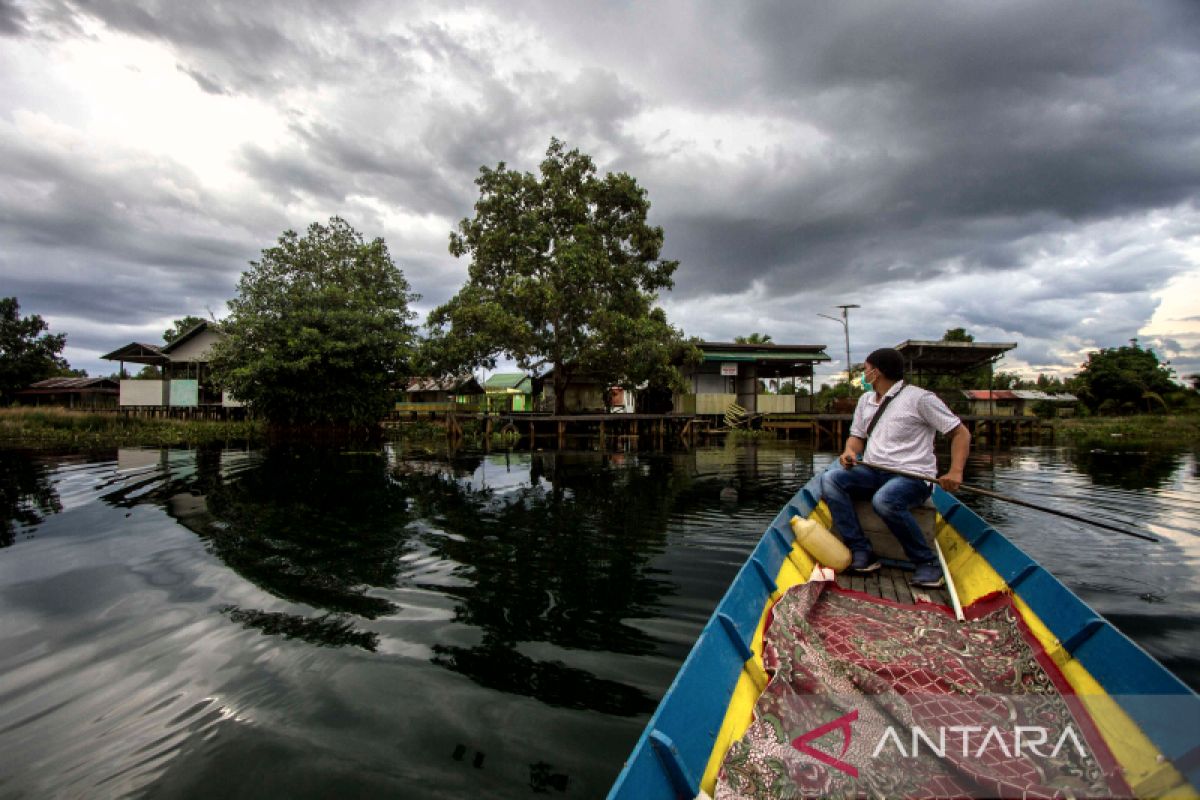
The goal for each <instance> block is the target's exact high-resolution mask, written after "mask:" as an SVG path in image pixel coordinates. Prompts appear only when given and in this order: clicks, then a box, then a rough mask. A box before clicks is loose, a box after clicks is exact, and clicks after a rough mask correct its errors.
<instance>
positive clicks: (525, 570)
mask: <svg viewBox="0 0 1200 800" xmlns="http://www.w3.org/2000/svg"><path fill="white" fill-rule="evenodd" d="M506 461H507V463H506ZM514 461H515V462H516V469H515V470H514V469H513V466H514ZM489 468H490V469H491V476H490V478H489V476H488V474H487V470H488V469H489ZM397 471H398V472H399V473H401V474H403V475H404V476H405V483H406V485H408V486H409V487H410V488H411V489H412V490H413V497H414V500H415V510H416V511H417V512H418V513H419V515H420V516H421V518H422V519H424V520H426V521H427V522H428V523H429V524H430V525H433V526H436V528H437V529H438V530H439V531H440V532H442V533H443V534H445V535H441V536H436V537H430V540H429V541H430V542H431V543H432V544H433V546H434V549H435V551H436V553H437V554H438V555H439V556H441V557H443V558H446V559H450V560H452V561H454V562H455V563H458V564H461V565H462V567H463V569H462V575H463V576H464V577H467V578H469V580H466V581H464V582H463V583H462V584H461V585H457V586H448V587H443V591H445V592H446V593H447V594H450V595H452V596H453V597H455V598H456V599H457V600H458V601H459V602H458V604H457V605H456V606H455V610H454V613H455V619H456V620H457V621H459V622H462V623H465V624H468V625H471V626H474V627H476V628H478V629H480V630H481V631H482V634H483V636H482V639H481V641H480V642H479V643H478V644H475V645H473V646H469V647H466V646H459V645H451V644H437V645H435V646H434V648H433V650H434V653H435V657H434V662H435V663H437V664H440V665H442V666H444V667H446V668H448V669H451V670H454V671H455V672H460V673H462V674H465V675H468V676H470V677H471V678H472V679H473V680H475V681H477V682H478V683H480V684H481V685H484V686H488V687H490V688H494V689H499V690H501V691H504V692H508V693H512V694H521V695H527V696H530V697H536V698H538V699H539V700H541V701H542V702H545V703H548V704H550V705H556V706H565V707H569V708H587V709H592V710H596V711H602V712H605V713H609V714H619V715H631V714H637V713H643V712H646V711H648V710H649V709H651V708H653V705H654V701H653V700H652V699H651V698H649V697H647V696H646V695H645V694H644V693H643V692H641V691H640V690H637V689H634V688H632V687H629V686H626V685H624V684H622V683H619V682H616V681H612V680H606V679H603V678H599V677H596V676H594V675H592V674H590V673H589V672H588V671H587V670H584V669H580V668H576V667H571V666H568V665H566V664H563V663H561V662H560V661H558V660H551V659H544V658H543V659H539V658H535V657H531V656H530V655H528V654H527V653H525V652H522V649H521V648H522V646H523V645H527V644H528V643H536V642H551V643H553V644H554V645H555V647H556V648H561V649H565V650H574V649H578V650H605V651H609V652H615V653H623V654H631V655H638V654H644V653H648V652H650V651H652V650H653V649H654V647H655V641H654V639H653V638H652V637H651V636H649V635H648V634H647V633H646V632H644V631H643V630H641V629H639V628H637V627H635V626H633V625H630V624H629V623H628V621H629V620H631V619H636V618H641V617H647V616H653V615H655V614H656V613H657V609H658V608H659V607H660V606H661V602H662V600H663V597H664V596H665V595H667V594H669V593H670V592H671V591H672V586H671V584H670V583H669V582H668V581H666V580H663V579H662V578H661V577H660V576H658V575H656V574H655V572H654V570H652V569H651V568H650V567H649V562H650V560H651V559H652V558H653V557H654V556H655V555H656V554H658V553H660V552H662V550H663V547H664V540H665V532H666V528H667V523H668V520H669V516H670V513H671V509H672V508H673V498H674V496H675V495H676V494H677V493H678V492H679V491H680V488H681V487H682V486H686V485H687V483H688V476H687V474H686V472H682V471H679V470H676V469H674V468H673V464H672V462H671V460H670V459H669V458H668V457H664V458H649V459H644V460H634V459H630V460H629V461H628V462H625V460H624V457H622V456H611V455H601V454H591V453H555V454H547V453H536V454H532V455H524V456H494V457H491V458H489V459H488V460H486V461H484V462H482V464H481V466H480V467H479V468H477V470H476V472H475V473H473V474H472V476H471V478H470V479H462V478H449V477H448V476H446V475H444V474H436V473H435V474H429V471H428V470H423V469H414V468H413V466H412V465H411V464H407V463H402V464H398V465H397Z"/></svg>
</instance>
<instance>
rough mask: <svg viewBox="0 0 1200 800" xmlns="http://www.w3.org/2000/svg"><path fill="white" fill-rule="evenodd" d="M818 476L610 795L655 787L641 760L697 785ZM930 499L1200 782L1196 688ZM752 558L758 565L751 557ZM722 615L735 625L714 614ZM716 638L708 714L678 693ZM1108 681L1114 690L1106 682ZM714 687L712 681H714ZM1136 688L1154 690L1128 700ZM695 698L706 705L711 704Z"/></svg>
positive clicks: (754, 557) (987, 531) (675, 790)
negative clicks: (1170, 706)
mask: <svg viewBox="0 0 1200 800" xmlns="http://www.w3.org/2000/svg"><path fill="white" fill-rule="evenodd" d="M818 481H819V476H814V478H813V479H812V480H810V481H809V483H808V484H806V485H805V486H804V487H802V488H801V489H800V490H798V491H797V492H796V494H795V495H794V496H793V497H792V499H791V500H790V501H788V503H787V504H785V505H784V507H783V508H782V509H781V510H780V512H779V513H778V514H777V515H776V517H775V518H774V519H773V520H772V521H771V523H770V525H768V526H767V529H766V530H765V531H764V533H763V535H762V537H761V538H760V539H759V542H758V544H757V545H756V546H755V548H754V550H753V551H752V552H751V553H750V555H749V556H748V557H747V559H746V562H745V563H744V564H743V565H742V566H741V567H740V568H739V570H738V572H737V574H736V575H735V577H734V579H733V581H732V582H731V583H730V586H729V588H728V589H727V590H726V592H725V594H724V595H723V596H722V598H721V601H720V602H719V603H718V604H717V607H716V609H715V610H714V611H713V613H712V616H711V617H710V618H709V620H708V622H707V623H706V624H705V625H704V628H703V629H702V630H701V632H700V635H699V637H698V638H697V640H696V643H695V645H693V647H692V649H691V650H690V651H689V653H688V655H687V658H685V660H684V662H683V664H682V665H681V666H680V668H679V671H678V672H677V673H676V675H675V678H674V679H673V680H672V682H671V685H670V686H669V687H668V689H667V691H666V693H665V694H664V695H663V698H662V700H661V701H660V702H659V705H658V707H657V708H656V709H655V711H654V713H653V715H652V716H651V717H650V720H649V721H648V722H647V724H646V727H645V729H644V730H643V731H642V734H641V736H640V737H639V739H638V741H637V744H635V746H634V748H633V751H632V753H631V755H630V757H629V758H628V759H627V760H626V762H625V764H624V766H623V768H622V770H621V772H620V774H619V775H618V777H617V779H616V781H615V782H614V783H613V786H612V789H611V790H610V792H609V795H608V796H609V798H610V800H612V799H614V798H619V797H639V798H640V797H647V796H659V795H657V794H655V793H654V792H653V791H650V792H649V793H648V792H647V790H648V789H649V787H647V786H645V785H643V784H640V783H634V782H635V781H636V780H637V779H638V778H639V777H642V778H645V777H649V776H648V775H646V773H647V771H649V772H650V773H651V774H654V772H655V770H653V769H651V770H647V767H653V766H657V767H658V769H657V776H658V777H659V778H660V780H659V781H656V783H657V784H658V786H659V788H660V789H666V790H667V792H668V793H666V794H663V795H662V796H676V797H684V796H686V797H696V796H697V794H698V793H699V790H700V780H701V777H702V775H703V773H704V770H705V767H706V765H707V764H708V761H709V759H710V757H711V754H712V750H713V747H714V745H715V743H716V739H717V734H718V731H719V730H720V728H721V725H722V723H723V721H724V717H725V714H726V711H727V710H728V707H729V703H730V699H731V698H732V696H733V692H734V689H735V688H736V684H737V680H738V677H739V675H740V674H741V672H742V668H743V663H744V659H743V658H742V657H741V655H742V653H743V652H744V650H745V649H746V646H748V645H750V644H752V643H751V642H750V641H749V637H751V636H753V634H754V631H755V629H756V626H757V623H758V620H759V619H760V618H761V615H762V612H763V610H764V608H765V605H766V604H767V603H768V602H769V601H770V598H771V593H772V592H773V591H774V589H775V587H774V585H773V584H772V585H768V584H767V581H769V580H770V577H769V576H777V575H778V574H779V571H780V568H781V566H782V564H783V561H784V559H785V558H786V557H787V553H788V551H789V549H790V548H791V546H792V542H793V536H792V532H791V528H790V525H789V524H788V520H789V519H790V518H791V517H792V516H794V515H799V516H801V517H807V516H809V515H811V514H812V513H813V512H814V511H815V510H816V509H817V508H818V506H819V504H820V499H819V483H817V482H818ZM932 499H933V503H934V506H935V508H936V509H937V511H938V514H939V516H940V517H941V520H942V521H943V522H944V523H945V524H948V525H949V526H950V527H951V528H952V529H953V530H954V531H956V532H957V533H958V534H959V535H960V536H961V537H962V539H963V540H964V542H966V544H967V545H968V547H970V548H971V549H972V551H973V552H974V553H976V554H978V555H979V556H980V557H981V558H982V559H983V560H984V562H986V563H987V564H988V565H989V566H990V567H991V568H992V569H993V570H994V571H995V572H996V573H997V575H998V576H999V577H1000V579H1001V580H1002V581H1003V582H1004V585H1005V588H1006V589H1008V590H1009V591H1011V592H1012V593H1013V594H1014V595H1016V596H1017V597H1018V598H1020V599H1021V600H1022V601H1023V602H1024V603H1025V604H1026V605H1027V606H1028V607H1029V609H1030V611H1031V612H1032V613H1033V614H1035V615H1036V616H1037V617H1038V618H1039V619H1040V621H1041V622H1042V623H1043V624H1044V625H1045V626H1046V627H1047V629H1048V630H1049V631H1050V632H1051V633H1052V634H1053V635H1054V636H1055V637H1056V638H1057V640H1058V642H1059V643H1061V645H1062V647H1063V648H1064V649H1065V650H1066V651H1067V652H1068V653H1069V655H1070V657H1073V658H1075V659H1076V660H1077V661H1078V662H1079V664H1080V665H1081V666H1082V667H1083V668H1084V669H1085V670H1086V671H1087V672H1088V673H1090V674H1091V675H1092V676H1093V677H1094V678H1095V680H1096V681H1097V683H1098V684H1099V685H1100V686H1101V687H1102V688H1103V689H1104V691H1105V692H1106V693H1107V695H1108V696H1109V697H1110V698H1112V699H1113V700H1114V701H1116V703H1117V705H1118V706H1119V707H1120V708H1121V709H1122V710H1123V711H1124V712H1125V713H1126V714H1128V715H1129V717H1130V718H1131V719H1132V720H1133V721H1134V722H1135V723H1136V724H1137V725H1138V726H1139V727H1140V728H1141V730H1142V732H1143V733H1144V734H1145V736H1146V737H1147V738H1148V739H1149V741H1150V742H1151V743H1152V744H1153V745H1154V746H1155V747H1156V748H1157V749H1158V750H1159V752H1160V753H1162V754H1163V756H1165V757H1166V758H1167V759H1169V760H1170V761H1172V762H1178V761H1181V760H1182V761H1184V762H1190V761H1196V762H1198V763H1184V764H1182V765H1181V766H1180V771H1181V772H1182V773H1183V774H1184V776H1185V778H1186V779H1187V780H1188V781H1189V782H1190V783H1191V784H1192V787H1193V789H1195V787H1200V759H1193V758H1191V757H1190V756H1191V754H1192V752H1193V751H1194V750H1195V748H1196V737H1195V736H1194V733H1195V732H1194V730H1192V729H1193V728H1194V727H1195V724H1196V723H1195V720H1198V719H1200V696H1198V695H1197V694H1196V692H1194V691H1193V690H1192V689H1191V688H1190V687H1188V686H1187V685H1186V684H1185V683H1183V681H1181V680H1180V679H1179V678H1178V677H1177V676H1175V675H1174V674H1173V673H1171V672H1170V671H1169V670H1168V669H1167V668H1166V667H1165V666H1163V665H1162V664H1161V663H1160V662H1158V661H1157V660H1156V659H1154V657H1153V656H1151V655H1150V654H1149V653H1148V652H1146V651H1145V650H1144V649H1143V648H1141V647H1140V646H1139V645H1138V644H1136V643H1135V642H1133V641H1132V640H1131V639H1129V638H1128V637H1127V636H1125V634H1123V633H1121V632H1120V631H1119V630H1117V628H1116V627H1115V626H1113V625H1112V623H1110V622H1109V621H1108V620H1106V619H1104V618H1103V617H1102V616H1100V615H1099V614H1097V613H1096V612H1095V611H1094V610H1092V609H1091V607H1090V606H1088V605H1087V604H1086V603H1085V602H1084V601H1083V600H1082V599H1080V598H1079V597H1078V596H1077V595H1076V594H1075V593H1074V592H1072V591H1071V590H1070V589H1068V588H1067V587H1066V586H1065V585H1064V584H1063V583H1062V582H1061V581H1059V580H1058V579H1057V578H1056V577H1054V575H1053V574H1051V573H1050V572H1049V571H1048V570H1046V569H1045V568H1044V567H1042V566H1041V565H1040V564H1038V563H1037V562H1036V561H1034V560H1033V559H1032V558H1031V557H1030V556H1029V555H1028V554H1026V553H1025V552H1024V551H1022V550H1021V549H1020V548H1019V547H1017V546H1016V545H1015V544H1013V543H1012V542H1011V541H1010V540H1009V539H1008V538H1007V537H1005V536H1004V535H1003V534H1002V533H1000V531H998V530H996V529H995V528H994V527H992V526H991V525H989V524H988V523H987V522H986V521H984V520H983V519H982V518H981V517H980V516H979V515H978V514H976V513H975V512H974V511H973V510H972V509H970V508H969V507H967V506H966V505H964V504H963V503H962V502H961V501H959V500H958V499H957V498H956V497H954V496H953V495H951V494H949V493H947V492H944V491H942V490H941V489H940V488H938V487H935V488H934V491H933V497H932ZM785 532H786V533H785ZM755 561H758V562H759V566H754V562H755ZM751 589H753V591H751ZM748 592H749V593H750V596H757V597H759V598H760V600H759V601H758V603H757V605H755V606H753V607H748V606H747V605H746V603H745V602H744V601H745V600H747V599H749V598H748V597H745V595H746V594H747V593H748ZM731 612H732V613H731ZM723 616H724V617H726V618H727V619H728V620H730V622H732V623H733V625H732V626H730V625H729V623H722V622H721V617H723ZM728 628H735V629H736V631H737V633H738V635H739V636H740V637H741V638H742V644H743V647H742V648H739V647H738V646H737V644H736V643H734V642H732V641H731V636H730V635H729V634H728V633H727V632H726V630H727V629H728ZM721 639H723V640H724V643H725V644H727V645H728V646H727V647H726V648H725V649H726V651H727V652H726V653H715V654H714V655H725V656H726V657H725V658H724V659H722V661H723V662H724V663H722V664H720V665H719V666H720V669H717V670H715V671H717V672H719V673H721V676H722V677H723V680H722V681H721V686H720V687H719V688H724V687H725V685H726V684H728V691H727V692H725V693H724V694H722V695H720V697H721V702H720V709H719V714H714V713H713V712H712V710H711V708H708V709H707V711H706V709H705V708H704V707H696V706H695V704H694V699H695V698H690V697H688V696H685V695H686V694H688V693H689V692H690V690H691V686H690V684H693V683H697V682H699V681H700V680H701V678H702V677H703V675H702V674H701V673H702V672H708V671H710V670H712V665H711V664H706V663H702V662H703V659H704V658H705V657H706V655H707V653H708V651H710V650H712V649H713V648H714V643H715V642H716V641H719V640H721ZM730 658H732V659H734V660H736V664H731V661H730ZM1110 686H1111V687H1113V688H1116V689H1119V691H1113V688H1110ZM717 688H718V687H712V686H710V689H712V690H715V689H717ZM710 693H712V692H710ZM1164 696H1168V697H1172V698H1176V699H1178V700H1181V701H1183V702H1186V703H1190V704H1191V705H1192V706H1193V710H1192V712H1191V713H1190V714H1189V713H1187V712H1186V711H1185V712H1184V713H1181V714H1175V715H1163V714H1162V713H1161V711H1162V708H1163V702H1164V701H1163V700H1162V699H1161V698H1162V697H1164ZM1138 697H1150V698H1158V699H1157V700H1156V701H1147V702H1131V701H1132V700H1134V699H1136V698H1138ZM701 705H702V706H707V707H711V706H712V705H713V704H712V703H706V704H701ZM680 706H686V707H687V708H686V709H685V711H686V712H688V713H680V708H679V707H680ZM1164 717H1165V718H1164ZM678 723H690V727H689V725H687V724H684V725H683V727H682V728H676V727H675V725H676V724H678ZM698 726H699V727H700V728H702V729H703V730H705V731H707V733H706V734H700V735H698V734H696V733H695V732H694V731H695V730H696V729H697V727H698ZM680 731H682V734H683V735H681V733H680ZM700 742H703V743H705V746H704V747H703V753H700V752H699V750H700V749H701V748H700V747H699V746H698V743H700ZM1189 745H1190V746H1189ZM651 751H653V754H652V752H651Z"/></svg>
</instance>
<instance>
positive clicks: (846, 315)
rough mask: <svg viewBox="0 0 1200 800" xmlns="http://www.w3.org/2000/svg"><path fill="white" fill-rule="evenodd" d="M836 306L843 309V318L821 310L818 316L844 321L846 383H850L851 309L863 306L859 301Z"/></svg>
mask: <svg viewBox="0 0 1200 800" xmlns="http://www.w3.org/2000/svg"><path fill="white" fill-rule="evenodd" d="M834 307H835V308H840V309H841V310H842V318H841V319H838V318H837V317H831V316H829V315H828V314H822V313H820V312H817V316H818V317H824V318H825V319H831V320H833V321H834V322H840V323H842V330H843V331H844V332H845V334H846V383H847V384H850V383H851V380H852V378H851V376H850V309H852V308H862V306H860V305H858V304H857V303H846V304H845V305H840V306H834Z"/></svg>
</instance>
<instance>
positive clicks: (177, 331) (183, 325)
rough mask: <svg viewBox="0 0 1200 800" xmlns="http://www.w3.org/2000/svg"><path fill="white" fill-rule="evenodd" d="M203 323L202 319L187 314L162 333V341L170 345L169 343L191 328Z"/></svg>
mask: <svg viewBox="0 0 1200 800" xmlns="http://www.w3.org/2000/svg"><path fill="white" fill-rule="evenodd" d="M201 322H204V317H196V316H192V315H191V314H188V315H187V316H186V317H181V318H179V319H177V320H175V321H174V322H172V323H171V327H169V328H167V329H166V330H165V331H163V341H164V342H167V343H168V344H170V343H171V342H173V341H175V340H176V339H178V338H179V337H180V336H183V335H184V334H185V333H187V332H188V331H190V330H191V329H192V328H194V327H196V326H197V325H199V324H200V323H201Z"/></svg>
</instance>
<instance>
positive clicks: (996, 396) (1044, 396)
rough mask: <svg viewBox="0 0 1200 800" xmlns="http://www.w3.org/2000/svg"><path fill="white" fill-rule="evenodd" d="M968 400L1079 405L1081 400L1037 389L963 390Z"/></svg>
mask: <svg viewBox="0 0 1200 800" xmlns="http://www.w3.org/2000/svg"><path fill="white" fill-rule="evenodd" d="M963 395H964V396H965V397H966V398H967V399H968V400H1049V401H1050V402H1052V403H1077V402H1079V398H1078V397H1076V396H1075V395H1073V394H1071V393H1070V392H1058V393H1057V394H1051V393H1050V392H1041V391H1038V390H1036V389H993V390H992V391H990V392H989V391H988V390H987V389H963Z"/></svg>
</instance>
